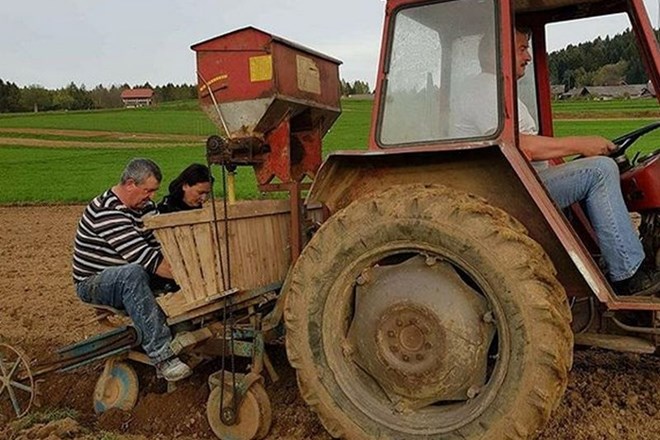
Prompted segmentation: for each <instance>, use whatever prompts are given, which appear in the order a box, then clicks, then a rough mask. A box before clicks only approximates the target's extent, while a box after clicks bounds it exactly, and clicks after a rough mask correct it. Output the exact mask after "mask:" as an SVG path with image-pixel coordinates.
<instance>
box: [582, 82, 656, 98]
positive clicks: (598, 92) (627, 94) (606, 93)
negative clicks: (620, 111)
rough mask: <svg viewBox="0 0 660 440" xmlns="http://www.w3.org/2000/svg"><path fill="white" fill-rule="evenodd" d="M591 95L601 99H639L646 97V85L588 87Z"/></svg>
mask: <svg viewBox="0 0 660 440" xmlns="http://www.w3.org/2000/svg"><path fill="white" fill-rule="evenodd" d="M587 89H588V90H589V94H590V95H591V96H595V97H598V98H601V99H613V98H639V97H642V96H644V93H645V91H646V92H647V93H648V91H647V90H646V84H622V85H618V86H588V87H587Z"/></svg>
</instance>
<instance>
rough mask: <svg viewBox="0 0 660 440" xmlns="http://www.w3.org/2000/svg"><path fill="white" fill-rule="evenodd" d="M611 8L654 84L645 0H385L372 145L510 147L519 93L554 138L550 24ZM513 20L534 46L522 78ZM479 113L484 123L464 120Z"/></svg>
mask: <svg viewBox="0 0 660 440" xmlns="http://www.w3.org/2000/svg"><path fill="white" fill-rule="evenodd" d="M616 14H622V15H625V16H626V17H627V18H628V21H629V23H630V24H631V26H632V29H633V31H634V32H635V37H636V40H637V42H638V50H639V54H640V57H641V58H642V59H643V61H644V64H645V67H646V70H647V72H648V74H649V77H650V79H651V81H652V83H653V84H654V86H655V87H656V89H657V86H658V80H659V77H658V67H659V62H660V60H659V59H658V50H657V42H656V39H655V35H654V32H653V29H652V27H651V23H650V22H649V20H648V17H647V15H646V12H645V9H644V5H643V2H642V0H629V1H626V0H617V1H596V0H518V1H510V2H508V1H500V2H497V1H494V0H485V1H484V0H455V1H445V2H420V1H410V0H391V1H389V2H388V3H387V14H386V22H385V31H384V44H383V48H382V52H381V62H380V69H379V75H378V84H377V88H376V105H375V109H374V117H373V121H374V124H373V127H372V132H371V137H370V144H369V148H370V149H372V150H395V149H399V148H418V147H424V148H425V149H428V148H432V149H439V150H451V149H455V148H456V146H457V144H462V147H461V148H480V147H483V146H485V145H489V144H495V143H496V144H498V145H503V146H504V145H506V146H507V147H513V146H515V143H516V142H515V138H516V133H517V123H518V122H517V112H518V108H517V107H518V106H517V105H516V99H517V98H520V100H521V101H522V102H523V103H524V104H525V106H526V107H527V108H528V109H529V110H530V113H531V115H532V116H533V118H534V120H535V123H536V126H537V127H538V129H539V133H540V134H543V135H552V134H553V127H552V111H551V87H550V74H549V68H548V56H547V50H546V32H547V29H548V25H552V24H555V23H559V22H564V21H568V20H577V19H585V18H595V19H596V20H597V19H601V18H602V19H603V20H606V19H610V18H611V16H613V15H616ZM593 24H594V23H591V25H593ZM515 26H522V27H524V28H526V29H529V30H530V32H531V35H530V36H531V40H530V41H531V48H530V50H531V51H532V52H533V56H532V59H533V64H532V65H530V66H529V67H528V68H527V71H526V74H525V76H524V78H523V79H522V80H521V81H520V82H518V81H517V76H516V69H517V66H516V65H515V59H514V58H515V56H514V51H515V48H514V47H513V40H514V38H513V35H514V27H515ZM484 92H486V93H484ZM477 112H478V113H480V114H481V115H483V117H482V118H481V120H479V121H476V122H473V123H472V124H468V125H466V124H465V118H466V114H470V113H477ZM480 125H488V127H483V126H480Z"/></svg>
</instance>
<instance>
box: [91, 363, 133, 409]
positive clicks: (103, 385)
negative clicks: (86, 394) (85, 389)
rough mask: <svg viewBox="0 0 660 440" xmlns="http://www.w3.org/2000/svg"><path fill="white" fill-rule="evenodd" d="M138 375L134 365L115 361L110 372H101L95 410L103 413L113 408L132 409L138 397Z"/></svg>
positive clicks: (96, 388)
mask: <svg viewBox="0 0 660 440" xmlns="http://www.w3.org/2000/svg"><path fill="white" fill-rule="evenodd" d="M139 389H140V387H139V384H138V377H137V374H136V373H135V370H134V369H133V367H131V366H130V365H128V364H127V363H125V362H115V363H114V365H113V367H112V369H111V370H110V372H109V373H108V374H107V375H106V374H105V373H103V374H101V377H99V380H98V381H97V382H96V387H95V388H94V411H95V412H96V413H97V414H101V413H103V412H105V411H108V410H109V409H112V408H117V409H121V410H124V411H130V410H132V409H133V407H134V406H135V403H136V402H137V398H138V391H139Z"/></svg>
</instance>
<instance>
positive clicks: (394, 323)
mask: <svg viewBox="0 0 660 440" xmlns="http://www.w3.org/2000/svg"><path fill="white" fill-rule="evenodd" d="M376 335H377V336H376V344H377V347H378V353H379V355H380V357H382V358H383V359H384V360H385V362H386V363H387V364H388V365H390V366H391V367H392V368H394V369H395V370H398V371H400V372H403V373H404V374H415V373H417V374H421V373H424V372H426V371H428V370H430V369H431V368H432V367H433V364H434V363H435V362H436V360H437V353H440V352H442V345H443V339H444V330H443V328H442V326H441V323H440V321H439V320H438V319H437V317H435V316H434V315H433V314H432V313H429V311H428V310H427V309H424V308H422V307H417V306H415V305H413V304H397V305H394V306H392V307H390V308H389V309H387V310H386V311H385V312H384V313H383V316H382V317H381V321H380V323H379V325H378V327H377V330H376Z"/></svg>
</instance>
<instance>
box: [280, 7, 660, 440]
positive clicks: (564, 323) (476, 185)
mask: <svg viewBox="0 0 660 440" xmlns="http://www.w3.org/2000/svg"><path fill="white" fill-rule="evenodd" d="M611 14H625V15H626V16H627V17H628V18H629V20H630V23H631V24H632V29H633V31H634V35H635V37H636V41H637V43H638V48H639V53H640V56H641V57H642V59H643V61H644V64H645V66H646V68H647V72H648V74H649V77H650V78H651V82H652V83H653V84H654V85H655V89H656V90H658V85H659V84H660V76H659V75H660V52H659V51H658V43H657V40H656V37H655V34H654V31H653V29H652V26H651V23H650V21H649V19H648V16H647V14H646V12H645V9H644V5H643V3H642V1H641V0H613V1H612V0H609V1H602V0H510V1H509V0H503V1H491V0H456V1H416V0H388V1H387V3H386V14H385V24H384V30H383V39H382V49H381V56H380V65H379V69H378V78H377V85H376V92H375V103H374V109H373V116H372V126H371V132H370V137H369V148H368V151H366V152H364V151H347V152H342V153H337V154H332V155H330V156H329V157H328V158H327V160H326V161H325V162H324V163H323V165H322V166H321V168H320V170H319V171H318V173H317V174H316V176H315V179H314V182H313V185H312V187H311V190H310V192H309V194H308V195H307V201H308V202H319V203H322V204H323V206H324V207H325V208H326V209H327V210H328V212H329V214H330V216H329V218H328V219H327V220H326V221H325V222H324V223H323V225H322V226H321V228H320V229H319V230H318V231H317V232H316V233H315V234H314V235H313V237H312V238H311V240H310V242H309V243H308V244H307V245H306V247H305V248H304V250H303V252H302V254H301V255H300V257H299V258H298V259H297V261H296V262H295V264H294V265H293V267H292V269H291V271H290V273H289V275H288V277H287V281H286V283H285V285H284V287H283V293H282V295H283V296H284V297H285V304H286V305H285V310H284V320H285V322H286V330H287V333H286V335H287V337H286V346H287V353H288V357H289V360H290V362H291V364H292V365H293V366H294V367H295V368H296V370H297V376H298V383H299V387H300V390H301V394H302V396H303V397H304V398H305V400H306V401H307V403H308V404H309V405H310V406H311V407H312V408H313V409H314V410H315V411H316V412H317V413H318V415H319V417H320V419H321V421H322V422H323V425H324V426H325V428H326V429H327V430H328V432H330V433H331V434H332V435H333V436H334V437H338V438H347V439H370V438H387V439H406V440H416V439H527V438H533V437H534V436H535V435H537V433H538V432H539V431H540V430H542V429H543V426H544V424H545V423H546V422H547V420H548V419H549V417H550V415H551V412H552V410H553V409H554V408H555V407H556V406H557V405H558V404H559V402H560V399H561V397H562V395H563V393H564V390H565V388H566V385H567V379H568V374H569V370H570V368H571V364H572V353H573V346H574V344H581V345H587V346H596V347H602V348H605V349H613V350H619V351H623V352H626V351H627V352H635V353H649V354H651V353H655V352H656V351H657V348H658V345H659V342H660V338H659V336H660V320H659V317H660V314H659V313H658V311H660V299H658V298H657V295H647V296H617V294H616V292H615V291H614V290H613V289H612V287H611V286H610V284H609V283H608V281H607V279H606V277H605V276H604V274H603V271H602V270H601V269H600V266H599V253H600V252H599V249H598V244H597V243H596V241H595V240H594V238H593V232H592V228H591V226H590V225H589V224H588V221H587V220H586V217H585V215H584V212H583V210H582V209H581V207H580V206H575V207H572V208H571V209H570V210H567V211H562V210H560V209H558V208H557V207H556V205H555V204H554V203H553V201H552V200H551V198H550V197H549V195H548V193H547V192H546V190H545V188H544V187H543V185H542V184H541V183H540V181H539V179H538V177H537V175H536V173H535V171H534V170H533V168H532V166H531V165H530V163H529V161H528V160H526V158H525V156H524V154H523V152H522V151H521V150H520V141H519V134H518V109H517V105H516V102H517V99H518V98H519V97H520V98H521V99H523V100H525V101H526V102H527V105H528V106H529V107H530V108H533V109H534V111H533V114H534V116H535V119H536V122H537V125H538V127H539V131H540V134H542V135H547V136H552V135H553V124H552V123H553V119H552V109H551V93H550V91H551V88H550V83H549V71H548V56H547V52H546V29H547V26H548V25H549V24H552V23H557V22H562V21H566V20H574V19H580V18H595V17H601V16H606V15H611ZM516 25H524V26H526V27H528V28H529V29H531V47H532V53H533V60H534V64H533V69H528V74H527V81H525V83H522V82H521V84H518V81H517V78H516V68H515V61H514V59H513V58H514V56H513V54H514V50H515V47H514V44H513V43H514V35H515V34H514V32H515V26H516ZM482 38H491V39H493V41H495V42H496V45H495V46H496V49H495V50H496V51H497V52H496V53H497V56H496V60H497V64H498V65H497V72H498V75H497V78H498V81H497V88H498V97H499V99H498V102H497V105H496V106H495V107H494V108H487V107H484V108H482V111H484V112H494V113H495V114H496V115H497V120H498V121H499V125H498V129H497V130H496V132H494V133H492V134H489V135H484V136H481V137H470V138H461V137H458V136H455V135H453V134H452V133H453V131H454V130H452V128H453V127H452V120H453V119H454V118H453V116H454V115H452V110H453V109H456V108H460V106H458V105H457V104H456V103H457V102H459V101H460V100H461V99H462V96H463V95H462V94H461V92H460V88H459V87H458V85H459V84H460V83H462V82H464V81H463V80H464V79H465V78H469V77H470V76H471V75H472V76H473V75H476V74H478V73H479V62H478V44H479V41H480V40H481V39H482ZM530 70H531V71H530ZM473 105H484V104H482V103H480V102H475V103H473ZM658 125H660V124H652V125H650V126H647V127H643V128H641V129H639V130H636V131H634V132H632V133H628V134H625V135H622V136H621V137H619V138H618V139H615V140H614V142H615V144H616V145H617V149H616V151H614V152H613V153H611V155H612V157H613V158H615V160H616V161H617V162H618V164H619V166H620V170H621V172H622V174H621V182H622V188H623V190H624V196H625V199H626V203H627V205H628V207H629V210H630V211H634V212H637V213H639V214H640V215H641V226H640V238H641V240H642V242H643V243H644V246H645V251H646V255H647V259H648V261H647V264H651V265H654V266H655V267H656V268H657V267H658V264H660V260H659V256H660V254H659V253H658V252H659V251H658V249H659V243H660V216H659V214H660V210H659V208H660V157H659V153H660V150H657V151H655V152H654V153H652V154H648V155H644V156H640V155H637V156H635V157H634V158H632V159H630V158H629V156H627V155H626V154H625V153H626V151H627V150H628V148H629V147H630V146H631V145H632V143H633V142H634V141H635V140H637V139H638V138H639V137H641V136H642V135H644V134H646V133H648V132H650V131H652V130H654V129H655V128H657V127H658ZM656 293H657V292H656Z"/></svg>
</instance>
